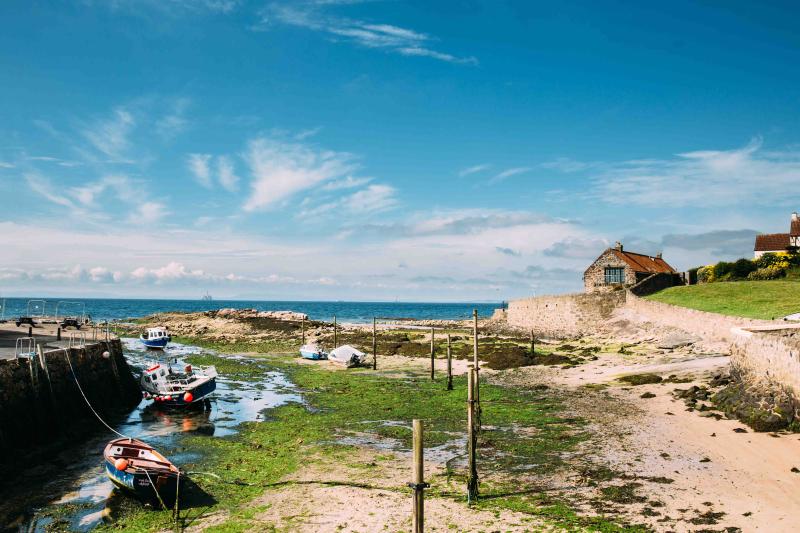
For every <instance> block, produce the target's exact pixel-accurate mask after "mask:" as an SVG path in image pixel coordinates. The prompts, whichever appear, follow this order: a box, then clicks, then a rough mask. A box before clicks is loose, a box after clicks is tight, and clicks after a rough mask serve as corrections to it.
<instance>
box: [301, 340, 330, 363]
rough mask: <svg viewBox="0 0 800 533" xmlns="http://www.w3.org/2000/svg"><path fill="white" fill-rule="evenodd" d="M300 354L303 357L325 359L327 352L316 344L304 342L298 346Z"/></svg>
mask: <svg viewBox="0 0 800 533" xmlns="http://www.w3.org/2000/svg"><path fill="white" fill-rule="evenodd" d="M300 356H301V357H302V358H303V359H314V360H318V359H327V358H328V352H326V351H324V350H323V349H322V348H320V347H319V346H318V345H317V344H304V345H302V346H301V347H300Z"/></svg>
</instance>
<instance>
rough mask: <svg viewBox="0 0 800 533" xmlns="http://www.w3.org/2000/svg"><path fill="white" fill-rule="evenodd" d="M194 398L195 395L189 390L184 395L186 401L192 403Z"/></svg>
mask: <svg viewBox="0 0 800 533" xmlns="http://www.w3.org/2000/svg"><path fill="white" fill-rule="evenodd" d="M192 400H194V395H193V394H192V393H191V392H187V393H186V394H184V395H183V401H184V402H186V403H192Z"/></svg>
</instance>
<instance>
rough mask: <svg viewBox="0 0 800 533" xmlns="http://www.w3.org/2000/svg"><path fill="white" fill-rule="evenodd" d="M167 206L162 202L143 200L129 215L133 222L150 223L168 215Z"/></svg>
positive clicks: (130, 220)
mask: <svg viewBox="0 0 800 533" xmlns="http://www.w3.org/2000/svg"><path fill="white" fill-rule="evenodd" d="M167 214H168V213H167V208H166V206H165V205H164V204H162V203H160V202H141V203H139V205H138V206H137V207H136V209H135V211H134V212H133V213H132V214H131V216H130V217H129V222H131V223H132V224H141V225H148V224H153V223H154V222H158V221H159V220H161V219H162V218H163V217H164V216H166V215H167Z"/></svg>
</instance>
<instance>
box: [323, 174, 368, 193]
mask: <svg viewBox="0 0 800 533" xmlns="http://www.w3.org/2000/svg"><path fill="white" fill-rule="evenodd" d="M371 181H372V178H354V177H353V176H347V177H346V178H344V179H340V180H336V181H330V182H328V183H326V184H325V185H323V186H322V187H321V189H322V190H323V191H338V190H341V189H355V188H356V187H361V186H362V185H366V184H367V183H369V182H371Z"/></svg>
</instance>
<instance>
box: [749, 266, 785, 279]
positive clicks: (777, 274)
mask: <svg viewBox="0 0 800 533" xmlns="http://www.w3.org/2000/svg"><path fill="white" fill-rule="evenodd" d="M785 275H786V269H785V268H782V267H781V266H779V265H772V266H768V267H764V268H759V269H758V270H754V271H753V272H751V273H750V275H749V276H747V279H750V280H754V281H759V280H768V279H779V278H782V277H784V276H785Z"/></svg>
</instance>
